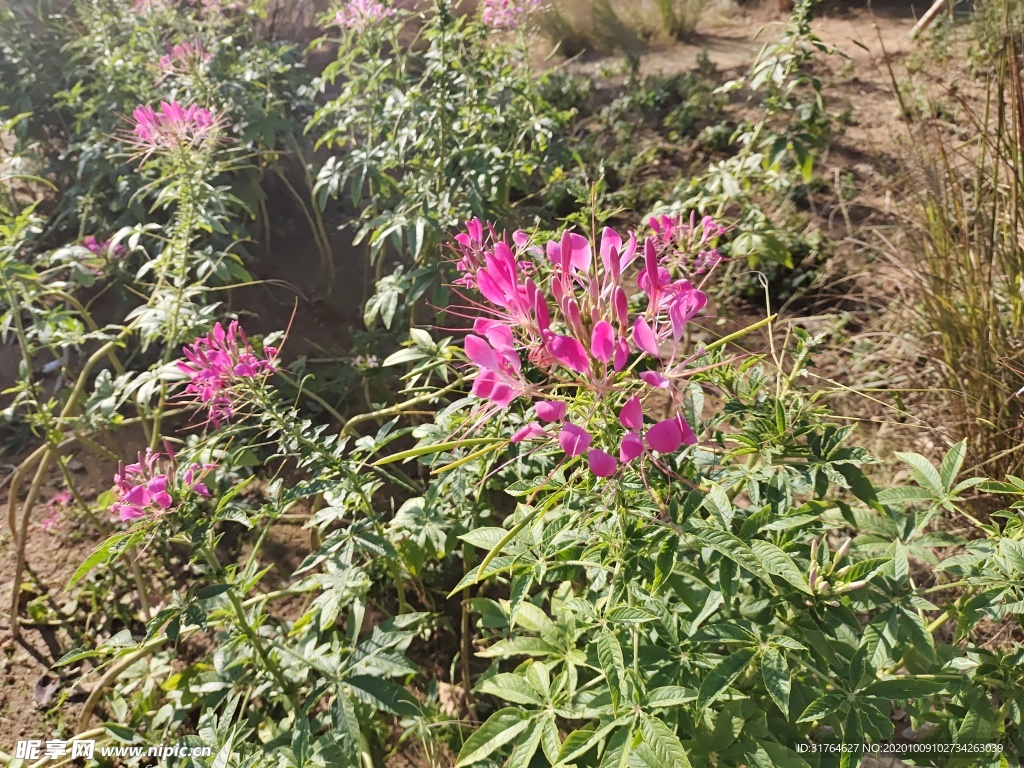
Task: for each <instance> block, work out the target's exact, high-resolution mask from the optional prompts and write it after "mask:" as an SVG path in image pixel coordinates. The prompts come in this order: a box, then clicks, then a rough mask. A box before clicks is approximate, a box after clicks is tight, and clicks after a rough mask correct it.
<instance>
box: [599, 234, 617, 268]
mask: <svg viewBox="0 0 1024 768" xmlns="http://www.w3.org/2000/svg"><path fill="white" fill-rule="evenodd" d="M621 250H622V238H621V237H619V233H618V232H616V231H615V230H614V229H611V228H610V227H605V228H604V229H603V230H602V231H601V263H602V264H604V268H605V269H606V270H608V271H609V272H611V271H612V252H613V251H614V252H615V257H614V258H615V262H616V264H615V266H616V267H618V260H619V251H621Z"/></svg>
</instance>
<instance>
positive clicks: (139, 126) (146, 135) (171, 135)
mask: <svg viewBox="0 0 1024 768" xmlns="http://www.w3.org/2000/svg"><path fill="white" fill-rule="evenodd" d="M132 115H133V117H134V118H135V124H134V126H133V129H132V133H133V134H134V143H135V145H136V146H138V147H140V148H141V149H144V150H145V151H146V154H149V153H151V152H158V151H161V150H163V151H170V150H175V149H178V148H179V147H182V146H185V145H189V144H192V145H196V144H202V143H205V142H210V141H213V140H214V139H215V138H216V137H217V133H218V131H219V130H220V125H219V121H218V120H217V118H216V116H215V115H214V114H213V113H212V112H211V111H210V110H208V109H206V108H204V107H200V106H197V105H195V104H193V105H191V106H188V107H183V106H182V105H181V104H179V103H178V102H176V101H164V102H161V103H160V108H159V109H153V108H152V107H150V106H148V105H144V106H140V107H136V108H135V111H134V112H133V113H132Z"/></svg>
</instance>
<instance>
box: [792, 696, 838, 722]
mask: <svg viewBox="0 0 1024 768" xmlns="http://www.w3.org/2000/svg"><path fill="white" fill-rule="evenodd" d="M846 701H847V699H846V694H845V693H843V692H841V691H833V692H832V693H826V694H825V695H824V696H820V697H819V698H817V699H815V700H814V701H812V702H811V703H810V704H809V705H808V707H807V709H805V710H804V713H803V714H802V715H800V719H799V720H797V722H798V723H809V722H811V721H812V720H822V719H824V718H826V717H828V716H829V715H831V714H833V713H835V712H836V711H838V709H839V708H840V707H841V706H843V704H845V703H846Z"/></svg>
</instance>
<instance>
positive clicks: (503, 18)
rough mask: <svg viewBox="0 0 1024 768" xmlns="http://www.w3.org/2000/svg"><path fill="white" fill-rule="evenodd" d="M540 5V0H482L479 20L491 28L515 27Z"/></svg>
mask: <svg viewBox="0 0 1024 768" xmlns="http://www.w3.org/2000/svg"><path fill="white" fill-rule="evenodd" d="M539 7H540V0H518V2H517V0H483V2H482V3H481V4H480V21H481V22H483V24H484V25H485V26H488V27H490V28H491V29H516V28H518V27H519V26H521V25H522V24H523V22H524V21H525V20H526V17H527V16H529V15H530V14H531V13H532V12H533V11H536V10H537V8H539Z"/></svg>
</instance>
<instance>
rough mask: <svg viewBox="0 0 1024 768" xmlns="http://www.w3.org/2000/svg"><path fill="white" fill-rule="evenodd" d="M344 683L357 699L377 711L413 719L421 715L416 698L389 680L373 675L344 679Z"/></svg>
mask: <svg viewBox="0 0 1024 768" xmlns="http://www.w3.org/2000/svg"><path fill="white" fill-rule="evenodd" d="M345 683H346V684H347V685H348V686H350V687H351V688H352V693H353V695H354V696H355V697H356V698H357V699H359V700H360V701H362V702H364V703H366V704H369V705H371V706H373V707H376V708H377V709H381V710H384V711H385V712H390V713H392V714H395V715H401V716H403V717H415V716H416V715H419V714H420V713H421V710H420V705H419V702H418V701H417V700H416V697H415V696H413V695H412V694H411V693H409V691H407V690H406V689H405V688H404V687H403V686H400V685H396V684H395V683H392V682H391V681H390V680H385V679H383V678H380V677H374V676H373V675H353V676H352V677H348V678H345Z"/></svg>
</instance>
